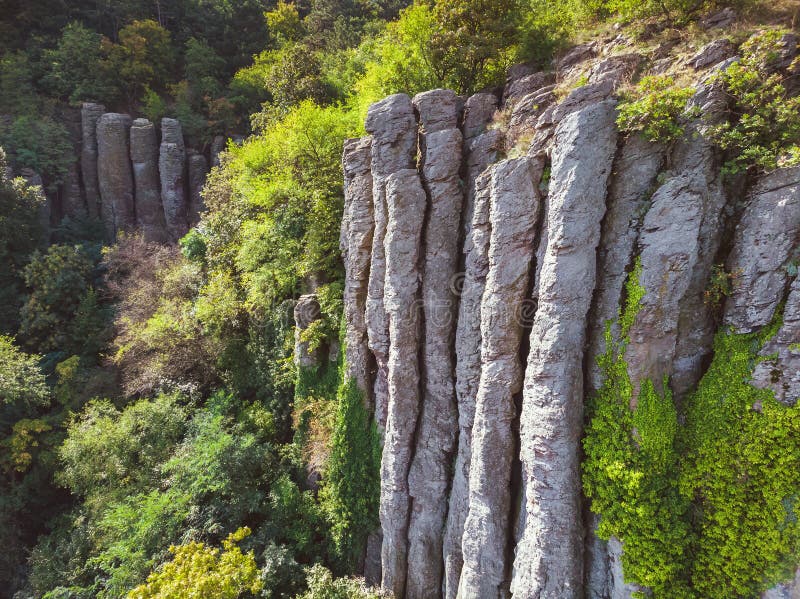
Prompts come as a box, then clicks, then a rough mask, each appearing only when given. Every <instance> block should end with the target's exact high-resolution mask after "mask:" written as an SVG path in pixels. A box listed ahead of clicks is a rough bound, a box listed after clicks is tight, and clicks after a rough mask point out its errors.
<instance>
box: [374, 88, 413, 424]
mask: <svg viewBox="0 0 800 599" xmlns="http://www.w3.org/2000/svg"><path fill="white" fill-rule="evenodd" d="M365 126H366V129H367V131H368V132H369V133H370V134H371V135H372V156H371V172H372V202H373V212H374V217H375V230H374V234H373V237H372V259H371V262H370V271H369V285H368V293H367V305H366V312H365V315H366V316H365V318H366V322H367V338H368V340H369V348H370V350H371V351H372V352H373V354H374V356H375V362H376V373H375V383H374V398H375V420H376V421H377V423H378V425H379V426H380V427H383V426H384V424H385V420H386V406H387V404H388V401H389V395H388V386H387V377H388V358H389V328H388V322H387V319H386V310H385V308H384V299H383V293H384V281H385V274H386V257H385V253H384V236H385V234H386V221H387V208H386V180H387V179H388V177H389V176H390V175H391V174H392V173H395V172H397V171H400V170H404V169H408V168H411V167H413V166H414V156H415V152H416V141H417V122H416V119H415V118H414V108H413V106H412V105H411V98H409V97H408V96H406V95H405V94H396V95H394V96H389V97H388V98H386V99H384V100H381V101H380V102H378V103H376V104H373V105H372V106H370V108H369V111H368V113H367V121H366V124H365Z"/></svg>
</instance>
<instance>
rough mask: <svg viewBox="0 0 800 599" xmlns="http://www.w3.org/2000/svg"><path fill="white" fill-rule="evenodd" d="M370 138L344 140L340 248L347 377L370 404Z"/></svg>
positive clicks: (371, 220) (371, 228) (372, 218)
mask: <svg viewBox="0 0 800 599" xmlns="http://www.w3.org/2000/svg"><path fill="white" fill-rule="evenodd" d="M371 145H372V138H371V137H362V138H360V139H348V140H347V141H345V143H344V153H343V154H342V168H343V170H344V217H343V219H342V233H341V239H340V244H339V245H340V248H341V250H342V258H343V261H344V269H345V282H344V296H343V301H344V318H345V324H346V327H345V352H346V353H345V379H346V380H350V379H352V380H354V381H355V382H356V385H357V386H358V388H359V389H361V392H362V393H363V394H364V398H365V400H366V401H367V404H368V405H370V406H371V398H372V388H371V387H372V385H371V379H370V372H369V366H370V362H371V360H370V358H369V347H368V344H367V324H366V322H365V320H364V313H365V311H366V304H367V285H368V283H369V264H370V251H371V249H372V234H373V230H374V229H375V218H374V216H373V206H372V173H370V170H369V169H370V160H371Z"/></svg>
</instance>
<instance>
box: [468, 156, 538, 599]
mask: <svg viewBox="0 0 800 599" xmlns="http://www.w3.org/2000/svg"><path fill="white" fill-rule="evenodd" d="M543 168H544V161H543V160H541V159H531V158H527V157H525V158H518V159H514V160H508V161H504V162H501V163H499V164H497V165H496V166H495V167H493V168H492V174H491V191H490V196H491V200H490V211H489V212H490V221H491V225H490V226H491V234H490V246H489V248H490V249H489V256H488V258H489V271H488V274H487V278H486V292H485V295H484V300H483V303H482V305H481V339H482V345H481V374H480V382H479V386H478V392H477V398H476V407H475V421H474V425H473V429H472V460H471V466H470V474H469V511H468V516H467V519H466V522H465V525H464V534H463V541H462V549H463V553H464V566H463V569H462V572H461V580H460V585H459V590H458V593H459V596H460V597H486V598H487V599H490V598H492V597H504V596H506V595H507V593H508V573H509V570H510V568H509V566H510V564H509V563H508V562H509V561H510V560H509V559H507V558H508V555H507V554H508V551H507V548H508V543H509V533H510V530H511V521H510V512H511V466H512V461H513V459H514V457H515V456H514V453H515V452H514V448H515V431H514V426H513V423H514V420H515V418H516V417H517V409H516V405H515V403H514V396H515V395H516V394H517V393H519V391H520V390H521V388H522V376H523V370H522V365H521V364H520V345H521V342H522V333H523V325H524V319H523V317H522V315H523V312H524V310H525V302H526V296H527V292H528V284H529V279H530V271H531V268H530V266H531V260H532V258H533V244H534V239H535V230H536V223H537V220H538V215H539V207H540V193H539V180H540V178H541V175H542V171H543Z"/></svg>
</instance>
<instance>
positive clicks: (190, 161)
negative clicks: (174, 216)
mask: <svg viewBox="0 0 800 599" xmlns="http://www.w3.org/2000/svg"><path fill="white" fill-rule="evenodd" d="M186 162H187V169H188V172H189V179H188V181H189V208H188V217H189V226H190V227H193V226H195V225H196V224H197V223H199V222H200V214H201V213H203V212H205V210H206V205H205V202H204V201H203V185H205V182H206V175H208V161H207V160H206V157H205V156H203V155H202V154H199V153H198V152H196V151H194V150H189V152H188V157H187V160H186Z"/></svg>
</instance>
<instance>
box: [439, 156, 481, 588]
mask: <svg viewBox="0 0 800 599" xmlns="http://www.w3.org/2000/svg"><path fill="white" fill-rule="evenodd" d="M490 183H491V172H489V171H487V172H485V173H483V174H482V175H480V176H479V177H478V178H477V180H476V181H475V186H474V187H475V192H474V195H475V207H474V212H473V215H472V227H471V231H470V234H469V238H468V241H467V242H465V246H468V247H469V253H468V254H467V256H466V263H465V267H464V278H463V280H462V281H457V284H458V287H460V289H461V302H460V303H459V312H458V325H457V326H456V335H455V348H456V351H455V353H456V387H455V389H456V403H457V407H458V427H459V432H458V450H457V454H456V461H455V466H454V469H453V481H452V488H451V491H450V504H449V507H448V512H447V524H446V526H445V533H444V542H443V551H444V570H445V572H444V578H445V580H444V590H443V591H444V596H445V598H446V599H452V598H453V597H455V596H456V593H457V592H458V581H459V578H460V577H461V567H462V564H463V562H464V560H463V554H462V550H461V541H462V537H463V533H464V521H465V520H466V519H467V509H468V505H469V468H470V462H471V456H472V426H473V421H474V418H475V397H476V396H477V394H478V383H479V382H480V376H481V330H480V324H481V298H482V297H483V291H484V288H485V286H486V275H487V274H488V272H489V237H490V234H491V224H490V222H489V201H490V190H491V186H490ZM458 287H457V288H458Z"/></svg>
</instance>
